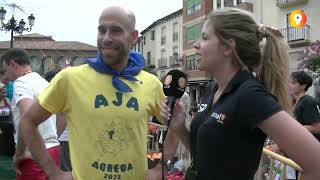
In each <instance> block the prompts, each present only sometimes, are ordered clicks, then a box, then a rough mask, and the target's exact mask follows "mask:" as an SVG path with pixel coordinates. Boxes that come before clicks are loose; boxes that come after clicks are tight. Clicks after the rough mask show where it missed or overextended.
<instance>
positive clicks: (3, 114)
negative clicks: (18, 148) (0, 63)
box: [0, 71, 15, 156]
mask: <svg viewBox="0 0 320 180" xmlns="http://www.w3.org/2000/svg"><path fill="white" fill-rule="evenodd" d="M0 80H1V82H2V80H3V73H2V72H1V71H0ZM1 84H3V83H1ZM8 101H9V100H8V99H6V87H5V85H4V84H3V85H2V87H1V88H0V156H13V155H14V153H15V143H14V138H13V132H14V127H13V120H12V114H11V108H10V105H9V103H8Z"/></svg>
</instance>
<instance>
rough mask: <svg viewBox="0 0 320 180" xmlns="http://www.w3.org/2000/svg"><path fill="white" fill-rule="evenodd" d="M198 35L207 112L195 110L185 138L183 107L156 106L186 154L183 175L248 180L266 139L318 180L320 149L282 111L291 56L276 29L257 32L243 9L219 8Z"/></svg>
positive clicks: (307, 175) (258, 28) (178, 104)
mask: <svg viewBox="0 0 320 180" xmlns="http://www.w3.org/2000/svg"><path fill="white" fill-rule="evenodd" d="M201 34H202V35H201V39H199V40H198V41H197V42H196V43H195V44H194V48H195V49H196V53H197V54H199V55H200V57H201V58H200V59H199V63H198V69H199V70H202V71H206V72H208V73H210V74H212V75H213V76H214V77H215V79H216V81H215V82H214V83H211V84H209V85H208V87H207V88H206V90H205V92H204V96H203V98H202V102H201V104H206V105H207V106H206V108H205V109H202V111H198V113H197V115H196V117H195V118H194V120H193V121H192V123H191V126H190V133H189V132H188V131H187V129H186V128H185V126H184V121H185V119H186V116H185V113H184V108H183V106H182V104H181V102H179V101H176V104H175V108H174V110H173V113H172V115H171V114H170V110H169V107H168V106H167V105H166V103H165V102H163V104H162V116H163V118H166V119H169V118H170V116H171V128H172V129H175V131H173V133H175V135H176V136H178V137H179V138H180V140H182V142H183V143H184V144H185V146H186V147H187V148H189V149H190V150H191V153H192V158H193V162H192V163H193V169H192V170H191V171H190V172H191V173H190V172H188V173H189V174H191V175H192V177H193V178H194V179H196V178H197V179H201V180H220V179H221V180H222V179H223V180H235V179H237V180H248V179H253V178H254V174H255V172H256V170H257V168H258V165H259V161H260V157H261V153H262V148H263V144H264V141H265V139H266V137H267V136H270V137H271V138H272V139H273V140H274V141H276V142H277V143H278V144H279V145H280V146H281V147H282V149H283V151H284V152H285V153H286V154H287V155H288V156H289V157H291V158H292V159H293V160H294V161H295V162H296V163H298V164H299V165H300V166H301V167H302V169H303V170H304V173H303V179H305V180H306V179H310V180H311V179H320V171H319V169H320V156H319V154H320V144H319V142H318V141H317V140H316V139H315V138H314V137H313V136H312V134H311V133H310V132H308V131H307V130H306V129H305V128H304V127H303V126H301V125H300V124H299V123H298V122H297V121H296V120H295V119H293V118H292V117H291V116H290V114H288V113H287V112H290V111H291V106H290V102H289V98H288V97H289V95H288V87H287V82H288V81H289V71H288V69H289V68H288V63H289V62H288V61H289V55H288V52H287V50H288V49H287V44H286V42H285V40H284V38H283V36H282V34H281V33H280V31H278V30H276V29H274V28H271V27H268V26H264V25H260V26H259V25H258V24H257V23H256V22H255V20H254V18H253V17H252V16H251V15H250V14H249V13H247V12H245V11H242V10H239V9H228V8H225V9H222V10H215V11H214V12H212V13H211V14H210V15H209V16H208V18H207V20H206V22H205V24H204V26H203V29H202V33H201ZM261 42H265V44H264V46H263V48H262V50H260V46H259V45H260V43H261ZM167 147H168V146H167ZM189 174H187V178H190V177H188V175H189Z"/></svg>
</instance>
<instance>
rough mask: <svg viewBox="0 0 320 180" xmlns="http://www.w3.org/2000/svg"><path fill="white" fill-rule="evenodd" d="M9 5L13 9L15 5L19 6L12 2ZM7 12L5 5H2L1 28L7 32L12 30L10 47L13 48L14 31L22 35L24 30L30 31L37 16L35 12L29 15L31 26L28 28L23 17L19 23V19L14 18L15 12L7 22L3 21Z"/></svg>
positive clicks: (0, 9)
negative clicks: (34, 14)
mask: <svg viewBox="0 0 320 180" xmlns="http://www.w3.org/2000/svg"><path fill="white" fill-rule="evenodd" d="M9 6H12V8H13V9H14V8H15V7H18V6H17V5H16V4H11V5H9ZM6 13H7V11H6V10H5V9H4V8H3V7H1V8H0V22H1V26H0V30H1V31H6V32H8V31H11V39H10V48H12V47H13V32H15V33H16V34H20V35H21V34H22V33H23V31H27V32H30V31H31V29H32V26H33V25H34V20H35V17H34V16H33V14H31V15H30V16H28V23H29V28H26V27H25V25H26V22H25V21H24V20H23V19H21V20H20V21H19V23H18V22H17V20H16V19H15V18H14V14H13V13H12V17H11V19H10V20H8V22H7V23H4V22H3V21H4V20H5V16H6Z"/></svg>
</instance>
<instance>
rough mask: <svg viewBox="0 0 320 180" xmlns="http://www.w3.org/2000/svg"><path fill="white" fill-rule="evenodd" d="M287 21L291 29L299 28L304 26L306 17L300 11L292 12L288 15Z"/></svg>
mask: <svg viewBox="0 0 320 180" xmlns="http://www.w3.org/2000/svg"><path fill="white" fill-rule="evenodd" d="M289 21H290V24H291V26H292V27H295V28H301V27H302V26H304V25H305V24H306V21H307V16H306V15H305V14H304V12H303V11H301V10H294V11H292V12H291V13H290V16H289Z"/></svg>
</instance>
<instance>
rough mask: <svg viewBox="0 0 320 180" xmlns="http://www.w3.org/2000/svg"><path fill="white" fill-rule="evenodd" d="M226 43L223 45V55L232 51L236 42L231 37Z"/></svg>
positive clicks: (228, 54) (227, 54)
mask: <svg viewBox="0 0 320 180" xmlns="http://www.w3.org/2000/svg"><path fill="white" fill-rule="evenodd" d="M226 43H227V44H226V45H225V50H224V52H223V54H224V55H225V56H230V55H232V53H233V50H234V49H235V48H236V42H235V41H234V40H233V39H228V40H227V41H226Z"/></svg>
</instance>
